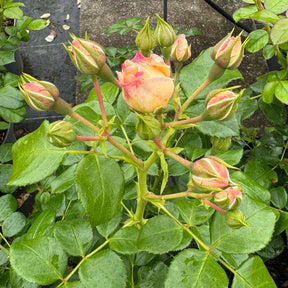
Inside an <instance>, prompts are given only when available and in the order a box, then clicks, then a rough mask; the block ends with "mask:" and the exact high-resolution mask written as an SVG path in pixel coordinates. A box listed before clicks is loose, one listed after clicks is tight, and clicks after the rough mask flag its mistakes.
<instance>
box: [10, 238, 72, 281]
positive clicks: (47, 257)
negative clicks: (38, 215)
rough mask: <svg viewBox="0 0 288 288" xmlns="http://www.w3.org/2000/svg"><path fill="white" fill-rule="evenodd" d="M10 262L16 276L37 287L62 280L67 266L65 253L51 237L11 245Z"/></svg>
mask: <svg viewBox="0 0 288 288" xmlns="http://www.w3.org/2000/svg"><path fill="white" fill-rule="evenodd" d="M10 261H11V265H12V268H13V269H14V270H15V271H16V272H17V274H18V275H20V276H21V277H22V278H24V279H25V280H27V281H29V282H32V283H36V284H39V285H49V284H52V283H54V282H55V281H57V280H60V279H62V278H63V274H64V271H65V269H66V266H67V256H66V254H65V252H64V251H63V250H62V248H61V246H60V244H59V242H58V241H56V239H54V238H51V237H39V238H36V239H30V240H27V241H20V242H17V243H13V244H12V245H11V248H10ZM28 263H29V265H28Z"/></svg>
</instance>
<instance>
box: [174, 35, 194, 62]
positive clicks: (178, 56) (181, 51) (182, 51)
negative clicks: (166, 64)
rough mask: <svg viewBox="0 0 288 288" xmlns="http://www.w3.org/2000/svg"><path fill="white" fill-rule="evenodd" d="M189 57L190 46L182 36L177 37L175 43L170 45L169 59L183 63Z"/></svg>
mask: <svg viewBox="0 0 288 288" xmlns="http://www.w3.org/2000/svg"><path fill="white" fill-rule="evenodd" d="M190 57H191V45H189V46H188V42H187V40H186V37H185V35H184V34H180V35H178V37H177V39H176V41H175V42H174V44H173V45H172V50H171V59H172V60H173V61H175V62H185V61H186V60H188V59H189V58H190Z"/></svg>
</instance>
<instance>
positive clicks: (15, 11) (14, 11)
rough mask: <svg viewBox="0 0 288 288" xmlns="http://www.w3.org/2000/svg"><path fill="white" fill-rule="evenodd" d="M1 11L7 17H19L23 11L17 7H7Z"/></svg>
mask: <svg viewBox="0 0 288 288" xmlns="http://www.w3.org/2000/svg"><path fill="white" fill-rule="evenodd" d="M3 13H4V15H5V16H6V17H7V18H12V19H20V18H22V16H23V11H22V10H21V9H20V8H18V7H9V8H7V9H5V10H4V12H3Z"/></svg>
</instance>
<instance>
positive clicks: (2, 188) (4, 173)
mask: <svg viewBox="0 0 288 288" xmlns="http://www.w3.org/2000/svg"><path fill="white" fill-rule="evenodd" d="M11 170H12V164H4V165H0V192H2V193H9V194H11V193H13V192H15V190H16V189H17V186H8V185H7V183H8V180H9V177H10V174H11Z"/></svg>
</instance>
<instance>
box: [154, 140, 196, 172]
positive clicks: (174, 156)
mask: <svg viewBox="0 0 288 288" xmlns="http://www.w3.org/2000/svg"><path fill="white" fill-rule="evenodd" d="M154 143H155V144H156V145H157V147H158V148H159V149H160V150H161V151H162V152H163V153H164V154H165V155H167V156H169V157H170V158H172V159H174V160H176V161H177V162H179V163H180V164H182V165H183V166H185V167H187V168H188V169H190V168H191V166H192V162H191V161H188V160H186V159H184V158H182V157H180V156H178V155H177V154H175V153H173V152H172V151H170V150H169V149H167V148H165V147H163V146H162V143H161V141H160V139H159V138H156V139H154Z"/></svg>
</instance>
